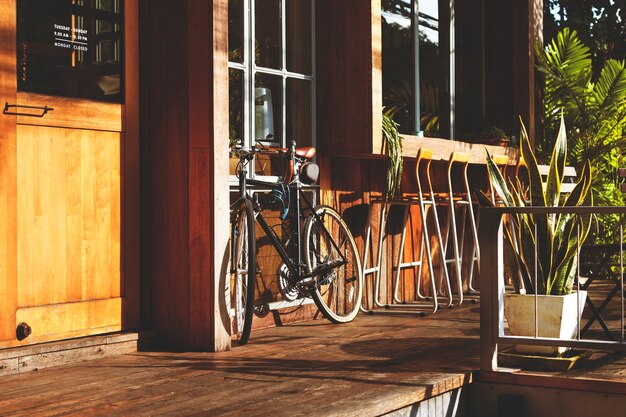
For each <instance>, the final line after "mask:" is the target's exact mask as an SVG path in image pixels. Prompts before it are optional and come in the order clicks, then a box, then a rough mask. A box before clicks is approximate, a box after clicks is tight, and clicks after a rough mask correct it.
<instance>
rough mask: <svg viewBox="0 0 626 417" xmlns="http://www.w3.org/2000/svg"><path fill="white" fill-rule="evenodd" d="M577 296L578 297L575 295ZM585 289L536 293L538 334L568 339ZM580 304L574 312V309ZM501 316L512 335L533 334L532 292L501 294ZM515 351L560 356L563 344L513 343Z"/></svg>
mask: <svg viewBox="0 0 626 417" xmlns="http://www.w3.org/2000/svg"><path fill="white" fill-rule="evenodd" d="M577 295H578V297H577ZM586 299H587V291H579V292H573V293H571V294H568V295H539V296H537V314H538V323H539V326H538V330H539V337H553V338H560V339H572V338H573V337H574V336H575V335H576V333H577V332H578V315H579V314H582V312H583V309H584V307H585V300H586ZM578 306H579V307H580V311H579V312H578V314H577V313H576V308H577V307H578ZM504 316H505V317H506V320H507V322H508V324H509V330H510V331H511V334H512V335H513V336H530V337H534V336H535V295H534V294H504ZM515 349H516V350H517V351H518V352H519V353H542V354H555V353H556V354H558V355H561V354H563V353H564V352H566V351H567V350H569V349H568V348H566V347H558V348H557V347H552V346H532V345H517V346H515Z"/></svg>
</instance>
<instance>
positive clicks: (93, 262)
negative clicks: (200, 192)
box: [0, 0, 139, 348]
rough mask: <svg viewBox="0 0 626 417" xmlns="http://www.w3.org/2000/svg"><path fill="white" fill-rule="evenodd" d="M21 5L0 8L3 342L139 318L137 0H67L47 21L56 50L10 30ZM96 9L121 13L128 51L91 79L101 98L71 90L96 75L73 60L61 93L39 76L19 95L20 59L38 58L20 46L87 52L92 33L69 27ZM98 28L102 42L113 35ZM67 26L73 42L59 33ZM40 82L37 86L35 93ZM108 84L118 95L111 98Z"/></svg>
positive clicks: (15, 0) (55, 336)
mask: <svg viewBox="0 0 626 417" xmlns="http://www.w3.org/2000/svg"><path fill="white" fill-rule="evenodd" d="M20 1H22V0H11V1H3V2H2V5H0V25H1V26H2V27H1V29H2V30H1V31H0V47H1V48H2V49H1V50H0V60H1V62H0V100H1V101H2V104H5V103H6V105H5V109H4V112H3V114H1V115H0V129H1V131H0V163H1V164H2V165H1V168H0V192H1V194H2V198H1V199H0V218H2V219H3V220H2V225H0V348H1V347H9V346H17V345H22V344H29V343H37V342H43V341H50V340H59V339H65V338H70V337H78V336H85V335H92V334H99V333H106V332H111V331H117V330H121V329H129V328H134V327H137V326H138V321H139V268H138V261H139V259H138V253H139V248H138V245H139V239H138V236H139V220H138V218H139V215H138V207H139V203H138V198H139V195H138V194H139V192H138V188H139V187H138V181H139V178H138V176H139V171H138V165H139V152H138V128H137V126H138V120H137V114H138V99H137V81H138V77H137V10H136V3H137V2H136V1H132V0H126V1H125V2H120V1H119V0H115V1H105V2H104V3H101V2H99V1H98V0H86V1H77V0H74V1H71V0H70V1H66V2H65V3H71V6H70V7H77V8H75V9H71V10H70V12H69V13H70V14H71V18H69V17H68V19H69V20H67V19H64V22H61V23H60V24H57V23H54V22H51V23H50V28H49V29H50V30H51V31H52V32H51V33H54V35H53V36H54V38H55V39H57V38H59V37H60V38H59V40H60V42H61V44H60V46H59V44H57V45H50V44H45V42H42V41H32V40H26V41H25V40H22V39H20V36H22V35H19V36H18V35H16V33H17V32H18V31H19V30H21V29H19V28H18V26H19V24H21V23H19V22H21V18H20V16H19V15H18V12H16V10H17V8H18V7H20V4H19V3H20ZM26 3H28V2H27V1H26ZM58 3H62V2H58ZM101 4H106V5H110V4H115V5H116V7H122V8H123V9H122V10H123V13H119V14H120V16H122V17H121V18H120V19H121V21H120V22H119V24H120V25H123V34H124V38H123V42H124V44H123V45H124V46H125V47H124V49H123V50H120V51H118V52H116V53H118V54H119V55H120V56H122V57H123V67H122V68H123V69H122V70H121V72H122V75H121V76H119V77H118V76H108V75H107V76H100V75H98V80H99V82H100V84H98V85H99V86H101V87H102V88H101V90H102V91H104V93H102V94H103V98H104V100H102V99H99V97H95V98H92V97H87V98H85V97H82V98H80V97H78V98H77V97H76V96H73V97H72V96H68V95H69V94H74V93H78V94H79V95H80V94H82V93H81V90H80V89H81V88H83V87H82V85H79V82H78V80H80V82H81V83H82V82H83V80H82V79H80V77H82V76H83V75H84V74H89V71H91V73H93V71H95V70H101V68H98V66H97V65H91V68H90V67H89V65H88V64H81V63H80V62H76V59H75V57H74V55H72V58H71V62H69V61H68V62H69V63H68V64H67V65H68V66H69V67H74V68H69V70H68V72H69V71H71V70H72V69H76V70H77V71H76V72H73V73H72V75H71V76H69V77H68V79H67V81H64V82H63V83H64V87H63V88H65V87H66V86H67V85H68V84H71V86H70V87H69V88H67V89H66V90H63V91H62V94H63V95H56V94H54V93H50V92H49V91H48V90H49V89H48V87H47V86H46V85H45V81H46V80H45V79H44V80H43V81H38V83H41V85H38V84H37V83H35V82H33V83H32V84H34V87H32V85H27V84H25V83H22V84H21V85H27V88H28V90H30V91H29V92H25V91H20V88H21V87H20V82H19V81H18V79H19V78H20V77H23V78H22V80H25V79H27V75H25V74H26V71H27V68H26V66H25V65H22V63H21V61H20V60H25V61H26V60H27V59H29V60H30V59H33V60H35V59H36V58H31V57H30V55H28V54H27V51H28V53H31V52H30V51H33V50H37V49H38V48H39V49H42V50H44V49H45V50H46V51H53V53H55V52H54V51H57V49H59V48H62V47H64V45H66V44H67V45H69V46H70V47H72V46H73V45H78V46H79V47H82V46H81V45H83V44H84V45H85V49H84V50H85V51H88V49H89V48H92V47H95V46H94V42H95V41H94V40H93V39H94V38H96V39H97V38H98V37H97V36H96V35H92V33H94V32H97V31H96V30H92V28H91V26H90V29H89V30H84V31H82V32H81V31H78V30H77V29H75V27H76V28H78V27H87V26H84V24H83V26H78V25H76V26H74V25H75V22H77V21H79V19H83V17H82V15H85V16H87V17H86V18H85V19H87V18H89V14H90V13H91V14H92V15H95V16H96V17H93V16H92V19H94V21H96V20H98V19H100V18H102V16H105V18H106V15H107V14H106V13H104V12H102V11H101V10H100V9H98V8H99V7H100V8H101V7H102V6H100V5H101ZM21 7H24V3H23V4H22V5H21ZM86 7H90V8H91V9H93V10H91V9H90V10H91V11H88V12H85V11H83V8H86ZM107 7H108V6H107ZM74 12H76V13H77V14H76V15H74V14H73V13H74ZM118 12H119V11H118ZM21 13H24V12H23V11H22V12H21ZM107 13H108V14H109V15H110V14H111V13H109V12H107ZM65 20H67V21H65ZM16 22H17V23H16ZM81 22H82V21H81ZM46 25H47V23H46ZM55 25H56V26H55ZM97 25H98V28H100V32H99V33H100V34H101V36H100V37H101V38H102V39H105V38H107V37H109V38H110V37H111V35H106V34H104V32H102V28H103V27H105V26H103V23H102V22H98V23H97ZM92 26H93V27H95V26H94V25H92ZM109 26H110V25H109ZM55 27H58V28H61V29H60V30H59V31H58V32H57V31H55ZM63 28H65V29H66V30H65V32H64V31H63ZM45 29H46V30H48V29H47V26H46V28H45ZM64 33H65V34H69V35H67V36H68V37H69V36H71V40H67V41H66V40H63V38H62V37H63V36H65V35H64ZM79 34H84V39H83V38H81V37H78V36H79ZM90 38H91V40H90ZM76 39H78V40H80V41H83V40H84V42H80V41H75V40H76ZM50 40H51V42H55V40H54V39H52V38H51V39H50ZM89 41H90V42H91V43H88V42H89ZM63 42H65V43H63ZM116 42H117V46H116V47H118V48H119V47H120V46H121V45H122V44H120V43H119V42H120V41H116ZM54 47H56V48H57V49H53V48H54ZM99 47H101V45H99ZM22 49H23V50H22ZM109 49H110V48H109ZM46 53H47V52H46ZM56 53H58V55H59V57H61V58H59V59H65V58H63V57H68V54H67V53H66V52H65V51H63V50H61V49H59V52H56ZM99 53H101V51H100V52H99ZM109 53H112V52H110V51H109ZM68 59H69V58H68ZM66 61H67V59H66ZM110 61H111V60H110ZM120 61H121V60H120ZM114 64H115V62H114V63H113V64H111V65H114ZM41 65H45V63H44V64H41ZM116 65H117V64H116ZM100 66H101V67H104V66H105V64H102V65H100ZM82 67H84V68H86V69H84V68H82ZM94 68H95V69H94ZM44 75H45V73H44ZM34 77H36V75H34V76H33V78H34ZM120 79H121V80H123V83H121V86H122V87H121V88H119V89H118V90H115V88H116V87H114V88H113V89H111V87H110V85H111V80H113V82H114V83H117V82H118V80H120ZM83 84H85V85H87V84H88V83H83ZM40 87H41V89H42V90H43V93H42V92H37V91H33V90H36V89H37V88H40ZM24 88H26V87H24ZM107 88H108V89H109V90H112V91H114V93H112V94H115V91H119V93H117V94H119V95H120V99H119V100H110V101H111V102H107V101H106V100H107V97H106V96H104V94H107V90H106V89H107ZM68 92H69V94H67V93H68ZM98 94H100V91H98ZM46 108H47V109H49V110H46ZM22 323H24V325H23V324H22ZM26 325H27V326H28V328H29V329H30V331H31V334H30V335H28V336H27V337H26V334H25V332H24V329H25V328H26ZM26 333H27V332H26Z"/></svg>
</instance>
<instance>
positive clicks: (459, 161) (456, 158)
mask: <svg viewBox="0 0 626 417" xmlns="http://www.w3.org/2000/svg"><path fill="white" fill-rule="evenodd" d="M469 160H470V154H468V153H465V152H452V153H451V154H450V159H448V190H449V191H450V192H452V187H453V186H454V184H453V182H452V170H453V168H454V167H455V166H458V165H460V168H461V170H462V173H463V174H462V175H463V182H464V184H463V185H464V188H465V190H464V191H465V192H466V193H467V194H469V192H470V190H469V183H468V180H467V167H468V165H469Z"/></svg>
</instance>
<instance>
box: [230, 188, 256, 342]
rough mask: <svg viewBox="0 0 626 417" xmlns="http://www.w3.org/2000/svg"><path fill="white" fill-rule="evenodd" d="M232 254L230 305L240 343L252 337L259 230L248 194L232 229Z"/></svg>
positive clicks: (237, 213)
mask: <svg viewBox="0 0 626 417" xmlns="http://www.w3.org/2000/svg"><path fill="white" fill-rule="evenodd" d="M231 239H233V240H232V241H233V242H234V244H233V256H232V259H231V268H230V271H231V274H230V282H231V286H230V288H231V291H230V302H231V304H230V306H231V309H232V310H233V317H232V319H233V325H232V328H233V329H232V330H233V332H234V333H235V334H236V335H237V339H238V341H239V343H240V344H242V345H243V344H245V343H247V342H248V339H249V338H250V331H251V330H252V317H253V313H254V287H255V284H256V233H255V225H254V211H253V209H252V201H250V199H248V198H245V199H243V200H242V201H241V203H240V204H239V206H238V208H237V211H236V214H235V217H234V220H233V223H232V229H231Z"/></svg>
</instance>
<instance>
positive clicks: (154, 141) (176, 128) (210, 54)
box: [142, 0, 230, 350]
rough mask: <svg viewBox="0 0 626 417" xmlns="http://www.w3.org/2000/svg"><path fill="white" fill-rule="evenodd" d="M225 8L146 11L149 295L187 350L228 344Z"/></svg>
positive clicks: (157, 318) (166, 335)
mask: <svg viewBox="0 0 626 417" xmlns="http://www.w3.org/2000/svg"><path fill="white" fill-rule="evenodd" d="M227 11H228V4H227V1H226V0H214V1H213V2H206V1H201V0H186V1H181V2H175V3H172V2H169V1H163V0H158V1H150V2H144V3H143V9H142V13H143V16H144V17H145V18H144V19H143V23H144V27H143V28H142V34H143V36H144V45H145V49H146V50H145V51H144V54H143V55H142V57H143V66H142V68H143V71H142V75H143V76H144V78H143V79H144V91H143V94H144V97H145V103H146V106H145V107H144V110H143V113H142V114H143V115H144V124H143V133H142V139H143V142H142V146H143V147H144V148H145V149H146V152H147V154H148V155H147V157H146V158H145V159H144V160H143V167H142V171H143V172H142V175H143V179H144V184H145V186H146V187H147V188H148V189H147V191H146V192H145V194H144V197H146V198H147V199H148V203H147V204H145V205H144V206H143V207H142V212H143V213H144V215H145V216H146V217H147V222H148V223H147V225H145V226H144V246H143V248H144V250H146V251H147V252H148V255H147V256H144V258H143V262H144V265H143V267H144V270H143V274H144V275H145V276H147V277H146V278H144V279H143V284H144V285H150V289H149V291H147V290H146V289H144V295H146V294H149V295H150V302H151V304H152V305H151V313H152V324H153V327H154V328H155V330H157V331H158V334H159V339H160V341H161V342H162V343H163V344H165V345H166V346H170V347H174V348H181V349H187V350H216V349H217V350H224V349H228V348H229V347H230V337H229V335H228V330H227V329H228V325H227V324H226V320H225V319H223V317H224V315H223V313H224V306H223V303H221V301H222V299H223V298H224V297H223V294H224V292H223V285H224V283H223V282H221V283H220V281H219V280H216V279H215V277H220V276H225V272H226V264H225V262H226V260H227V239H228V193H227V190H228V178H227V173H228V168H227V167H228V161H227V158H228V153H227V151H226V150H227V149H228V144H227V140H228V130H227V129H228V112H227V108H226V107H224V106H223V105H222V104H223V103H224V102H225V101H227V95H228V73H227V62H226V59H227V55H226V49H227V37H226V33H227V23H228V19H227ZM144 201H145V200H144ZM220 284H221V286H222V290H221V296H220V295H219V294H220V291H218V289H217V288H218V287H219V286H220ZM220 303H221V304H222V305H220Z"/></svg>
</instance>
